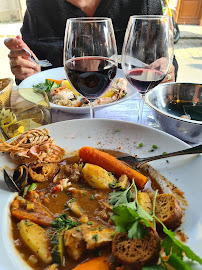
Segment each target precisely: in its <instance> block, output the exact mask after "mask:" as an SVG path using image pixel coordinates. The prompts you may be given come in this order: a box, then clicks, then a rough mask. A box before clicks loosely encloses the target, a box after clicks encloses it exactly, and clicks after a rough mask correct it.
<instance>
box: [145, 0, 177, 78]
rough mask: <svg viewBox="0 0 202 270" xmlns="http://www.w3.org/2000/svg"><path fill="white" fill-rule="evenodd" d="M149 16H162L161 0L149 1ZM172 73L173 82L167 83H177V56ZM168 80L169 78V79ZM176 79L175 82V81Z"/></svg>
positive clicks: (174, 59)
mask: <svg viewBox="0 0 202 270" xmlns="http://www.w3.org/2000/svg"><path fill="white" fill-rule="evenodd" d="M147 14H148V15H162V14H163V10H162V3H161V1H160V0H147ZM170 71H171V72H172V74H171V80H167V82H171V81H176V79H177V72H178V63H177V60H176V58H175V55H174V57H173V66H172V67H171V70H170ZM167 78H168V77H167ZM173 78H174V80H173Z"/></svg>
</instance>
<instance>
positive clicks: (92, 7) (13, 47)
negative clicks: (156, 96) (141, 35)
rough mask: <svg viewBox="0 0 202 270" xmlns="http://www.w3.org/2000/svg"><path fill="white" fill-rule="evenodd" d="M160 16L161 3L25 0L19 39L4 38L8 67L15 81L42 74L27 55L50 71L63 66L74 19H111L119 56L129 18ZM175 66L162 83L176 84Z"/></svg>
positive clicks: (140, 0) (151, 0)
mask: <svg viewBox="0 0 202 270" xmlns="http://www.w3.org/2000/svg"><path fill="white" fill-rule="evenodd" d="M159 14H162V6H161V1H160V0H57V1H56V0H27V10H26V13H25V17H24V22H23V26H22V28H21V33H22V39H21V37H20V36H16V38H7V39H5V41H4V43H5V45H6V47H7V48H8V49H9V50H10V52H9V55H8V57H9V58H10V67H11V71H12V73H13V74H14V75H15V77H16V78H17V80H16V82H17V83H19V82H20V80H24V79H26V78H27V77H29V76H31V75H33V74H35V73H38V72H40V71H41V67H40V66H39V65H37V64H36V63H34V62H33V61H32V60H31V59H30V58H29V57H30V56H29V54H28V53H27V52H25V51H24V50H22V49H21V48H20V46H23V47H25V48H26V49H28V50H30V51H31V52H32V53H33V55H34V56H35V58H36V59H37V58H38V59H47V60H49V61H50V62H51V63H52V68H55V67H61V66H63V46H64V33H65V26H66V20H67V19H68V18H74V17H87V16H88V17H93V16H94V17H109V18H111V19H112V22H113V26H114V31H115V37H116V42H117V50H118V54H121V50H122V44H123V40H124V35H125V30H126V27H127V24H128V20H129V17H130V16H132V15H159ZM177 69H178V64H177V61H176V59H175V58H174V59H173V65H172V66H171V68H170V71H169V74H168V75H167V77H166V78H165V80H164V81H166V82H172V81H175V79H176V76H177Z"/></svg>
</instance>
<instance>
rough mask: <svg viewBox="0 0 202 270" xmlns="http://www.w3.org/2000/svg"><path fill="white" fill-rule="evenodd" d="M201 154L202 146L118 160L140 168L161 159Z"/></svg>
mask: <svg viewBox="0 0 202 270" xmlns="http://www.w3.org/2000/svg"><path fill="white" fill-rule="evenodd" d="M199 153H202V144H200V145H197V146H195V147H191V148H188V149H185V150H181V151H177V152H172V153H165V154H162V155H158V156H153V157H146V158H136V157H133V156H125V157H120V158H118V159H119V160H121V161H123V162H126V163H128V164H129V165H130V166H132V167H136V168H138V167H140V166H141V165H143V164H144V163H146V162H149V161H153V160H157V159H161V158H167V157H174V156H180V155H187V154H199Z"/></svg>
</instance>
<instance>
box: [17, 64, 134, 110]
mask: <svg viewBox="0 0 202 270" xmlns="http://www.w3.org/2000/svg"><path fill="white" fill-rule="evenodd" d="M65 78H67V75H66V73H65V70H64V68H63V67H59V68H52V69H48V70H46V71H42V72H39V73H37V74H35V75H33V76H30V77H28V78H27V79H25V80H24V81H22V82H21V83H20V84H19V87H20V88H32V87H33V85H36V84H38V83H44V82H45V80H46V79H55V80H62V79H65ZM115 78H124V75H123V71H122V70H121V69H118V70H117V74H116V77H115ZM127 91H128V93H127V95H126V96H125V97H123V98H121V99H119V100H117V101H115V102H111V103H108V104H104V105H98V106H95V110H96V109H102V108H104V107H108V106H112V105H116V104H118V103H120V102H123V101H125V100H127V99H129V98H131V97H132V96H133V95H135V94H137V91H136V90H135V88H134V87H132V86H131V85H130V84H129V83H128V88H127ZM50 107H51V108H52V109H57V110H60V111H65V112H69V113H76V114H77V113H78V114H79V113H81V114H83V113H89V111H90V108H89V106H85V107H67V106H60V105H56V104H54V103H52V102H50Z"/></svg>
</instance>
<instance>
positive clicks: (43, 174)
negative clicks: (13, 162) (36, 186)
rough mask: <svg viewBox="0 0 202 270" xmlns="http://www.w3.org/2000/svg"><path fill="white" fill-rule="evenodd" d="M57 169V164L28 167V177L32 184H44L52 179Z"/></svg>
mask: <svg viewBox="0 0 202 270" xmlns="http://www.w3.org/2000/svg"><path fill="white" fill-rule="evenodd" d="M57 169H58V165H57V163H47V164H44V163H43V164H37V165H34V166H32V167H31V166H30V167H29V170H28V172H29V177H30V178H31V180H32V181H34V182H45V181H48V179H49V178H51V177H53V176H54V175H55V174H56V172H57Z"/></svg>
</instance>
